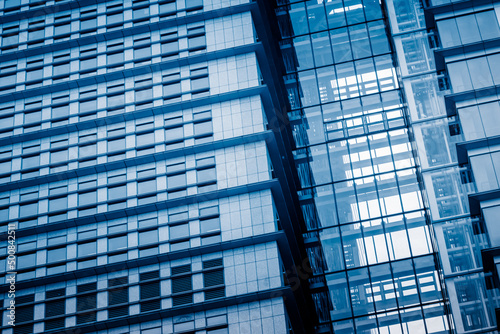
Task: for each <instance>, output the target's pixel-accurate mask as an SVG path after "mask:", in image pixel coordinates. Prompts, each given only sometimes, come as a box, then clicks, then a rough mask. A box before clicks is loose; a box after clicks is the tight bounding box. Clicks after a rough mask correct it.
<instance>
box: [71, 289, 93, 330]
mask: <svg viewBox="0 0 500 334" xmlns="http://www.w3.org/2000/svg"><path fill="white" fill-rule="evenodd" d="M96 290H97V284H96V283H87V284H81V285H77V287H76V291H77V297H76V310H77V312H78V314H77V317H76V322H77V324H82V323H87V322H93V321H95V320H96V313H97V312H95V311H94V312H88V313H81V311H86V310H93V309H95V308H97V294H96V293H95V292H94V291H96Z"/></svg>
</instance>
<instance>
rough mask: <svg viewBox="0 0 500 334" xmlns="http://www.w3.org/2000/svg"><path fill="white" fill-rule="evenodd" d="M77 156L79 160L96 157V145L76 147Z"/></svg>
mask: <svg viewBox="0 0 500 334" xmlns="http://www.w3.org/2000/svg"><path fill="white" fill-rule="evenodd" d="M78 150H79V154H78V157H79V158H80V159H82V158H87V157H92V156H95V155H97V144H91V145H85V146H80V147H78Z"/></svg>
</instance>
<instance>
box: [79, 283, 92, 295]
mask: <svg viewBox="0 0 500 334" xmlns="http://www.w3.org/2000/svg"><path fill="white" fill-rule="evenodd" d="M95 290H97V283H87V284H82V285H78V286H77V287H76V291H77V292H78V293H84V292H88V291H95Z"/></svg>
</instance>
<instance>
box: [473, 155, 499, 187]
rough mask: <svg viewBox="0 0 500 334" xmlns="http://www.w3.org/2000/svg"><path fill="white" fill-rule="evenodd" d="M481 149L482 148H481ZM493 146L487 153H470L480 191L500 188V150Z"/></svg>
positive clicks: (476, 183) (475, 181)
mask: <svg viewBox="0 0 500 334" xmlns="http://www.w3.org/2000/svg"><path fill="white" fill-rule="evenodd" d="M479 150H481V148H479ZM496 150H497V151H495V149H494V148H493V147H492V148H491V149H490V150H489V151H490V152H489V153H487V154H477V153H476V154H477V155H476V154H474V155H472V154H471V153H469V161H470V164H471V167H472V172H473V174H474V183H475V185H476V189H477V191H478V192H483V191H488V190H495V189H499V188H500V182H499V180H500V151H498V148H496Z"/></svg>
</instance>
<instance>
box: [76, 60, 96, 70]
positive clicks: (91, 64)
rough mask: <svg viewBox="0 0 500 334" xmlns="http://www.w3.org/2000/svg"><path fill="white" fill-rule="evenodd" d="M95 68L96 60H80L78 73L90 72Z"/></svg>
mask: <svg viewBox="0 0 500 334" xmlns="http://www.w3.org/2000/svg"><path fill="white" fill-rule="evenodd" d="M96 67H97V58H88V59H82V60H80V71H87V70H92V69H95V68H96Z"/></svg>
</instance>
